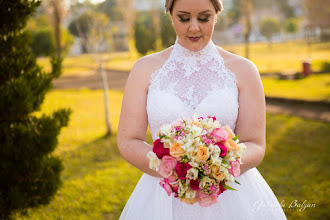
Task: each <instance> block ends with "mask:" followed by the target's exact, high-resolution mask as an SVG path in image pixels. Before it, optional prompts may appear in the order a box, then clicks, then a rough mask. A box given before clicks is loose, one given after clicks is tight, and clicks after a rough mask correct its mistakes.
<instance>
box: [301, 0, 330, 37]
mask: <svg viewBox="0 0 330 220" xmlns="http://www.w3.org/2000/svg"><path fill="white" fill-rule="evenodd" d="M302 2H303V6H304V9H305V12H306V17H307V19H308V26H307V27H306V28H308V29H314V28H315V27H319V28H320V29H321V41H330V34H329V31H328V30H329V26H330V19H329V13H330V0H313V1H310V0H302Z"/></svg>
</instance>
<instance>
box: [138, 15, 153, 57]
mask: <svg viewBox="0 0 330 220" xmlns="http://www.w3.org/2000/svg"><path fill="white" fill-rule="evenodd" d="M134 37H135V47H136V49H137V51H138V52H139V53H140V54H142V55H145V54H146V53H147V52H148V51H149V50H154V49H155V43H156V34H155V29H154V27H153V24H152V20H151V17H150V16H149V15H148V14H146V13H145V12H144V13H140V14H138V16H137V19H136V22H135V26H134Z"/></svg>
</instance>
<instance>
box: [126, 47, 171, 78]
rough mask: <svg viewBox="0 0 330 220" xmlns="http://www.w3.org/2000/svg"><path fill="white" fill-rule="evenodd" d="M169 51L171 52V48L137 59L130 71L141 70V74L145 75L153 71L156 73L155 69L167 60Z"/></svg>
mask: <svg viewBox="0 0 330 220" xmlns="http://www.w3.org/2000/svg"><path fill="white" fill-rule="evenodd" d="M171 51H172V47H169V48H167V49H165V50H162V51H160V52H156V53H153V54H149V55H146V56H144V57H142V58H140V59H138V60H137V61H136V62H135V64H134V66H133V68H132V71H141V70H143V72H144V73H146V74H148V73H149V74H151V73H153V72H154V71H156V70H157V69H159V68H161V67H162V66H163V64H164V63H165V61H166V60H167V59H168V58H169V56H170V53H171Z"/></svg>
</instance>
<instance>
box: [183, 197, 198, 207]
mask: <svg viewBox="0 0 330 220" xmlns="http://www.w3.org/2000/svg"><path fill="white" fill-rule="evenodd" d="M180 200H181V202H185V203H188V204H189V205H192V204H194V203H195V202H197V200H198V199H197V196H196V197H195V198H191V199H188V198H181V199H180Z"/></svg>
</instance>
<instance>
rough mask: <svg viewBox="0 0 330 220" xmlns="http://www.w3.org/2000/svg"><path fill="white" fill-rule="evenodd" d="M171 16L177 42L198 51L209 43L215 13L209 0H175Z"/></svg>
mask: <svg viewBox="0 0 330 220" xmlns="http://www.w3.org/2000/svg"><path fill="white" fill-rule="evenodd" d="M171 17H172V21H173V23H174V29H175V32H176V34H177V36H178V40H179V43H180V44H181V45H182V46H184V47H185V48H187V49H189V50H192V51H198V50H200V49H202V48H204V47H205V46H206V45H207V44H208V43H209V41H210V39H211V37H212V34H213V29H214V25H215V20H216V17H217V13H216V11H215V8H214V6H213V4H212V2H211V1H210V0H175V2H174V5H173V10H172V13H171Z"/></svg>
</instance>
